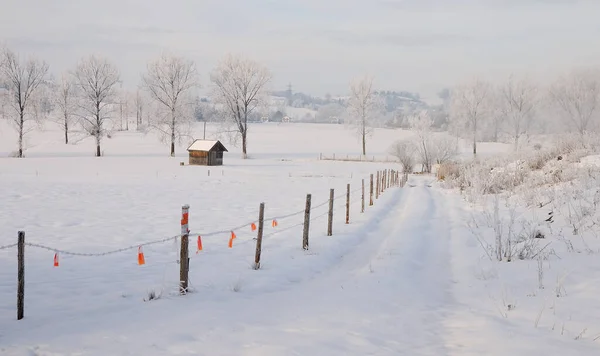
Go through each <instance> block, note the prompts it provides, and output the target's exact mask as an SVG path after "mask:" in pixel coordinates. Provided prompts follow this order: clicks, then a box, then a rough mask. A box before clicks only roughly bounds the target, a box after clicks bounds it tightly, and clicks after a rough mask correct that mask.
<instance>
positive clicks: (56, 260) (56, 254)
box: [54, 252, 58, 267]
mask: <svg viewBox="0 0 600 356" xmlns="http://www.w3.org/2000/svg"><path fill="white" fill-rule="evenodd" d="M54 267H58V252H57V253H55V254H54Z"/></svg>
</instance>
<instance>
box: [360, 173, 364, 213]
mask: <svg viewBox="0 0 600 356" xmlns="http://www.w3.org/2000/svg"><path fill="white" fill-rule="evenodd" d="M360 212H361V213H364V212H365V180H364V179H363V180H362V195H361V203H360Z"/></svg>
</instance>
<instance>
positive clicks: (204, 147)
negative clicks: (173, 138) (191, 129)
mask: <svg viewBox="0 0 600 356" xmlns="http://www.w3.org/2000/svg"><path fill="white" fill-rule="evenodd" d="M215 146H218V147H217V148H218V149H219V150H220V151H224V152H229V151H227V148H225V146H223V144H222V143H221V141H218V140H216V141H215V140H195V141H194V142H193V143H192V144H191V145H190V147H188V149H187V150H188V151H206V152H208V151H210V150H212V149H213V148H215Z"/></svg>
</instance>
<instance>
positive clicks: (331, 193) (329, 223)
mask: <svg viewBox="0 0 600 356" xmlns="http://www.w3.org/2000/svg"><path fill="white" fill-rule="evenodd" d="M334 193H335V189H330V190H329V214H327V236H332V235H333V200H334V199H335V198H334Z"/></svg>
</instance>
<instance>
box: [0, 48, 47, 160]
mask: <svg viewBox="0 0 600 356" xmlns="http://www.w3.org/2000/svg"><path fill="white" fill-rule="evenodd" d="M0 55H1V56H2V61H1V62H2V63H1V64H2V65H0V69H1V71H2V73H1V77H3V78H4V80H5V85H6V88H7V89H8V93H9V95H8V100H9V107H10V109H12V110H11V113H10V115H9V117H10V119H11V122H12V123H13V124H14V126H15V129H16V130H17V134H18V145H19V147H18V153H17V157H19V158H22V157H23V150H24V139H25V136H26V135H27V134H28V133H29V132H31V131H32V130H33V129H34V125H31V122H32V121H37V120H38V119H39V117H38V116H37V115H36V114H37V113H36V111H35V102H34V101H35V100H36V99H37V98H36V97H35V95H36V94H37V93H38V91H39V88H40V86H41V85H43V84H44V82H45V79H46V75H47V73H48V65H47V64H46V63H45V62H43V61H39V60H36V59H28V60H25V61H21V59H20V58H19V56H18V55H17V54H16V53H14V52H12V51H11V50H9V49H5V50H3V52H2V53H0Z"/></svg>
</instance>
